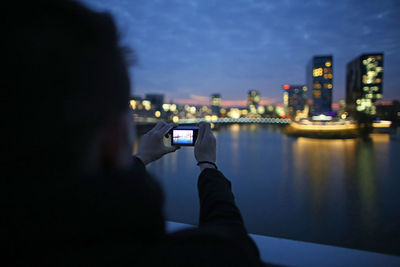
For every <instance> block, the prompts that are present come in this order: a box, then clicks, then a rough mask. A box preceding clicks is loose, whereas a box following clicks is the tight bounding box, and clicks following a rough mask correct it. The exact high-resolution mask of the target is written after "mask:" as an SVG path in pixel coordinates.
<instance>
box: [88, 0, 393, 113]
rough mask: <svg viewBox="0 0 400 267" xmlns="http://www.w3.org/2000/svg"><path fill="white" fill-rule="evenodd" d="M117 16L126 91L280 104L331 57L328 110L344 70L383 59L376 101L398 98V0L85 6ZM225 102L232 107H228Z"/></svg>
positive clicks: (341, 93) (97, 2)
mask: <svg viewBox="0 0 400 267" xmlns="http://www.w3.org/2000/svg"><path fill="white" fill-rule="evenodd" d="M83 2H84V3H88V4H89V5H90V6H91V7H94V8H95V9H97V10H106V11H109V12H111V14H113V15H114V17H115V18H116V22H117V25H118V27H119V30H120V32H121V35H122V37H123V38H122V43H123V44H124V45H126V46H128V47H131V48H132V49H134V51H135V53H136V54H137V57H138V64H137V66H136V67H134V68H133V69H132V71H131V73H132V76H131V77H132V78H133V79H132V80H133V88H134V89H133V94H135V95H145V94H148V93H163V94H164V95H165V96H166V100H167V101H168V100H173V102H176V103H184V102H186V103H188V104H196V103H197V104H204V103H206V102H205V101H208V102H209V99H210V96H211V95H212V94H214V93H219V94H221V99H222V103H221V104H222V105H233V106H235V105H238V106H239V105H243V104H244V103H245V102H246V92H247V91H248V90H250V89H255V90H258V91H259V92H260V95H261V103H262V104H279V103H282V91H281V88H282V85H283V84H304V83H305V82H306V81H305V78H306V77H305V68H306V64H307V62H308V61H309V60H310V58H311V57H312V56H315V55H320V54H331V55H332V56H333V62H334V70H333V72H334V73H335V75H334V79H333V84H334V90H333V103H338V101H339V100H340V99H344V98H345V76H346V64H347V63H348V62H349V61H350V60H352V59H353V58H356V57H358V56H359V55H361V54H364V53H375V52H383V53H384V55H385V77H384V84H383V90H384V94H383V95H384V98H383V101H391V100H395V99H399V98H400V93H399V92H398V90H397V84H398V83H399V82H400V78H399V77H398V75H397V72H396V71H397V66H398V65H399V64H400V46H399V45H398V44H399V43H400V22H399V21H398V19H397V18H396V14H397V11H400V3H399V2H397V1H381V2H374V1H338V2H335V3H330V2H324V1H307V2H306V3H300V2H298V1H280V2H279V3H268V2H257V1H250V0H249V1H229V2H228V1H218V2H213V1H205V2H202V1H184V2H179V1H168V2H160V1H133V2H129V1H104V0H85V1H83ZM227 102H229V103H230V104H227Z"/></svg>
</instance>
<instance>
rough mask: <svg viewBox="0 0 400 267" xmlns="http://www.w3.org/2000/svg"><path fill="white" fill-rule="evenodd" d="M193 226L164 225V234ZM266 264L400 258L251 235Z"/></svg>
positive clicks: (386, 262) (369, 262)
mask: <svg viewBox="0 0 400 267" xmlns="http://www.w3.org/2000/svg"><path fill="white" fill-rule="evenodd" d="M192 227H195V226H193V225H189V224H184V223H177V222H171V221H167V222H166V228H167V232H175V231H179V230H182V229H187V228H192ZM250 236H251V237H252V238H253V240H254V242H256V244H257V246H258V249H259V250H260V254H261V259H262V260H263V261H265V262H269V263H272V264H278V265H286V266H400V257H397V256H391V255H386V254H380V253H375V252H369V251H363V250H357V249H349V248H342V247H335V246H328V245H320V244H315V243H308V242H302V241H294V240H288V239H283V238H275V237H269V236H262V235H255V234H250Z"/></svg>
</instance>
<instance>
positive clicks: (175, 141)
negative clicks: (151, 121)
mask: <svg viewBox="0 0 400 267" xmlns="http://www.w3.org/2000/svg"><path fill="white" fill-rule="evenodd" d="M198 134H199V127H198V126H186V125H185V126H183V125H181V126H177V127H174V128H172V130H171V145H172V146H194V144H195V143H196V140H197V136H198Z"/></svg>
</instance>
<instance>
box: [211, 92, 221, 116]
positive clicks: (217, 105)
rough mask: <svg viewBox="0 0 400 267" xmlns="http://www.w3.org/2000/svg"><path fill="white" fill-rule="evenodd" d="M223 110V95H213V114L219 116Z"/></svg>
mask: <svg viewBox="0 0 400 267" xmlns="http://www.w3.org/2000/svg"><path fill="white" fill-rule="evenodd" d="M220 109H221V95H220V94H213V95H211V111H212V113H213V114H216V115H219V112H220Z"/></svg>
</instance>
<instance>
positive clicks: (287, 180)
mask: <svg viewBox="0 0 400 267" xmlns="http://www.w3.org/2000/svg"><path fill="white" fill-rule="evenodd" d="M215 133H216V135H217V144H218V147H217V152H218V160H217V164H218V165H219V167H220V169H221V170H222V171H223V172H224V174H225V175H226V176H227V177H228V179H230V180H231V181H232V189H233V191H234V194H235V197H236V201H237V203H238V205H239V207H240V209H241V211H242V213H243V217H244V219H245V223H246V226H247V228H248V229H249V231H250V232H252V233H257V234H265V235H270V236H277V237H285V238H289V239H296V240H304V241H310V242H317V243H325V244H332V245H339V246H346V247H354V248H360V249H370V250H375V251H381V252H386V253H398V254H400V249H399V248H397V246H396V245H393V244H394V243H395V240H396V238H395V237H396V235H397V236H399V234H400V230H399V229H400V211H399V209H398V208H397V207H398V205H399V204H400V199H399V198H400V197H399V196H400V194H399V190H398V188H400V182H399V179H397V176H398V173H399V172H400V166H399V165H400V164H398V163H397V162H396V158H398V157H400V149H399V148H400V143H399V142H397V143H393V142H391V141H390V139H389V137H388V136H387V135H373V136H372V139H371V141H370V142H364V141H361V140H358V139H346V140H318V139H308V138H289V137H287V136H285V135H284V134H282V129H281V128H279V127H275V126H262V125H256V124H252V125H229V126H224V127H221V126H219V127H217V128H216V129H215ZM150 171H151V172H152V173H154V175H155V176H157V177H158V179H159V180H160V182H161V183H162V185H163V186H164V189H165V192H166V200H167V201H166V207H165V210H166V215H167V218H168V219H171V220H176V221H180V222H186V223H196V222H197V219H198V199H197V189H196V184H197V176H198V174H199V170H198V167H197V166H196V162H195V160H194V155H193V148H182V149H180V150H179V151H178V152H177V153H175V154H171V155H167V156H166V157H164V158H163V159H162V160H160V161H159V162H156V163H154V164H152V165H151V166H150ZM391 236H393V237H391Z"/></svg>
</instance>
